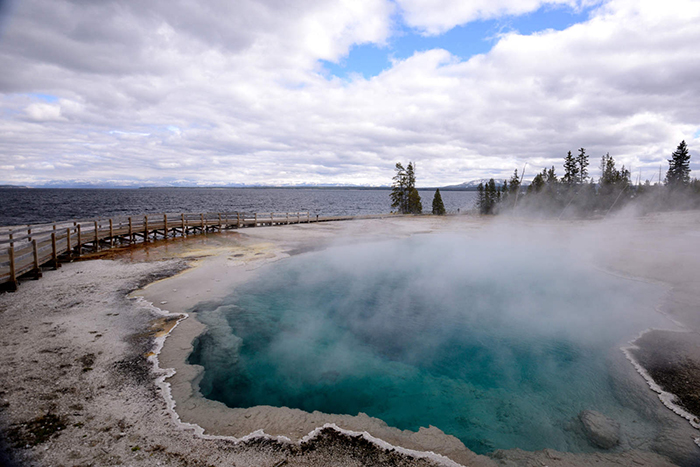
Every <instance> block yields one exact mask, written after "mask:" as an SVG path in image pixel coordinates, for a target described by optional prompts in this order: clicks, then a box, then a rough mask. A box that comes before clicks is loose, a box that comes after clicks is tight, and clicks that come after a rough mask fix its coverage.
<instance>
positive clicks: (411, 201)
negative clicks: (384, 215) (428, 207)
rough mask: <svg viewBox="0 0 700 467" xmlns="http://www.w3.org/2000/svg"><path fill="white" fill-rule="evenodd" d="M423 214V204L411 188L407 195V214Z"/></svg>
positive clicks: (415, 191)
mask: <svg viewBox="0 0 700 467" xmlns="http://www.w3.org/2000/svg"><path fill="white" fill-rule="evenodd" d="M422 212H423V203H421V200H420V195H419V194H418V190H416V189H415V188H412V189H411V191H410V192H409V193H408V213H409V214H421V213H422Z"/></svg>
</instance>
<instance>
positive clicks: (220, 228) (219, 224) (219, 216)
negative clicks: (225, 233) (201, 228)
mask: <svg viewBox="0 0 700 467" xmlns="http://www.w3.org/2000/svg"><path fill="white" fill-rule="evenodd" d="M219 232H221V213H219Z"/></svg>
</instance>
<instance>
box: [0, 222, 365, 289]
mask: <svg viewBox="0 0 700 467" xmlns="http://www.w3.org/2000/svg"><path fill="white" fill-rule="evenodd" d="M348 219H353V217H352V216H336V217H319V216H311V215H310V213H309V212H294V213H287V212H285V213H280V212H270V213H244V212H222V213H202V214H185V213H181V214H167V213H166V214H160V215H153V214H149V215H142V216H130V217H113V218H110V219H86V220H71V221H65V222H57V223H51V224H34V225H26V226H12V227H0V285H1V286H3V288H5V289H9V290H15V289H16V288H17V284H18V282H17V278H18V277H20V276H22V275H30V276H31V275H33V276H34V277H36V278H39V277H41V268H42V266H47V265H48V266H50V267H53V268H58V267H60V265H61V261H70V260H73V259H75V258H79V257H81V256H82V255H84V254H87V253H96V252H99V251H101V250H104V249H110V248H114V247H117V246H124V245H129V244H135V243H141V242H149V241H152V240H156V239H158V238H161V239H167V238H171V237H186V236H190V235H198V234H203V233H207V232H220V231H222V230H226V229H240V228H243V227H259V226H273V225H288V224H300V223H310V222H326V221H332V220H348Z"/></svg>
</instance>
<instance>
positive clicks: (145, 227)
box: [143, 216, 148, 243]
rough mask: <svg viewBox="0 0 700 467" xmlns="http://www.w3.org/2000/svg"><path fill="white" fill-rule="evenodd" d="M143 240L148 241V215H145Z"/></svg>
mask: <svg viewBox="0 0 700 467" xmlns="http://www.w3.org/2000/svg"><path fill="white" fill-rule="evenodd" d="M143 241H144V243H146V242H148V216H143Z"/></svg>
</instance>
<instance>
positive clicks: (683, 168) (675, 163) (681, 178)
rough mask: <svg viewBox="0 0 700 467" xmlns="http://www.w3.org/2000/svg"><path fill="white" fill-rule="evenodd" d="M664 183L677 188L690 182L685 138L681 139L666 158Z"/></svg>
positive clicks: (688, 155) (688, 157) (688, 158)
mask: <svg viewBox="0 0 700 467" xmlns="http://www.w3.org/2000/svg"><path fill="white" fill-rule="evenodd" d="M665 183H666V185H667V186H669V187H671V188H678V187H682V186H687V185H688V184H690V154H689V153H688V146H686V144H685V140H683V141H681V144H679V145H678V147H677V148H676V150H675V151H674V152H673V154H671V158H670V159H669V160H668V171H667V172H666V180H665Z"/></svg>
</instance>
